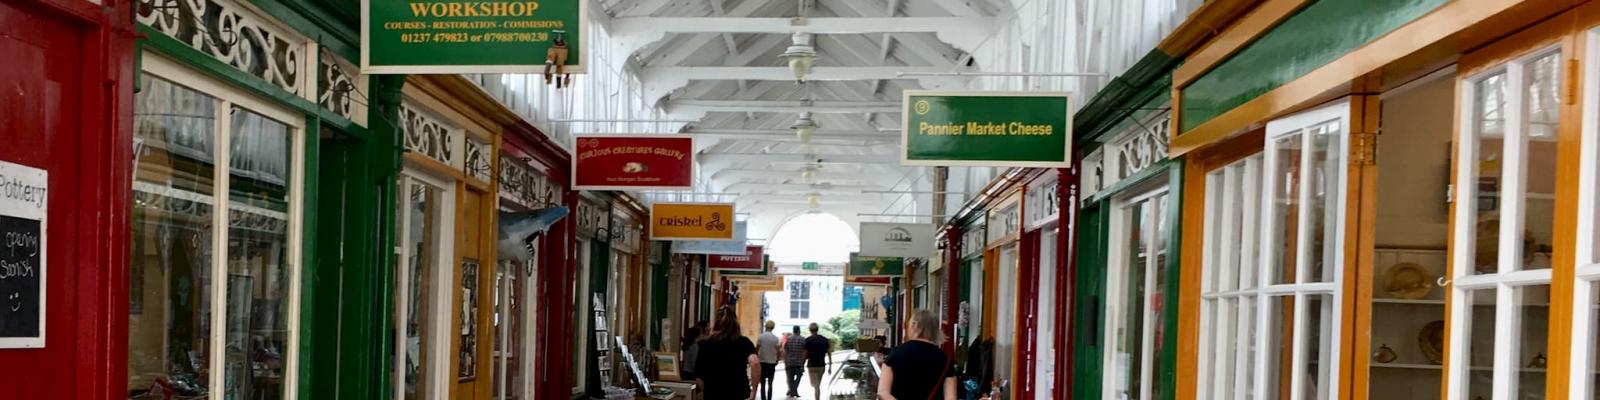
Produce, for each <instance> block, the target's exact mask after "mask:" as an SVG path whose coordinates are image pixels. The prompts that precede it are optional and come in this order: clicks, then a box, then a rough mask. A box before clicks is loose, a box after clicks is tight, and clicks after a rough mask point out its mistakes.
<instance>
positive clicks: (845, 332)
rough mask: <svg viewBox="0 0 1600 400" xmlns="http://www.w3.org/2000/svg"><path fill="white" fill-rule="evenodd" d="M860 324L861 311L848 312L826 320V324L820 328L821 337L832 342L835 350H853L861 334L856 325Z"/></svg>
mask: <svg viewBox="0 0 1600 400" xmlns="http://www.w3.org/2000/svg"><path fill="white" fill-rule="evenodd" d="M859 322H861V311H860V310H850V311H845V312H842V313H839V315H838V316H835V317H833V318H829V319H828V323H827V324H824V325H822V326H821V328H822V329H820V332H818V333H821V334H822V337H825V338H828V341H830V342H833V347H834V348H836V349H845V350H855V348H856V337H857V336H859V335H860V334H861V329H860V328H858V327H857V324H858V323H859Z"/></svg>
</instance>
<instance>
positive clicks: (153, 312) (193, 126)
mask: <svg viewBox="0 0 1600 400" xmlns="http://www.w3.org/2000/svg"><path fill="white" fill-rule="evenodd" d="M141 83H142V85H141V86H142V87H141V88H140V90H139V92H138V93H137V94H136V95H135V105H134V109H135V113H134V143H135V146H134V148H135V149H136V153H135V156H134V157H135V158H134V182H133V189H134V191H133V205H132V206H133V210H132V211H133V212H132V219H133V221H132V231H133V232H132V239H133V243H132V246H131V247H132V253H133V254H132V257H131V258H130V263H131V268H130V270H129V276H128V280H129V290H128V294H129V314H130V315H129V318H128V388H129V395H130V397H133V396H137V395H141V394H144V393H146V392H156V393H173V394H176V395H180V396H204V395H205V394H206V393H208V392H209V388H208V386H207V385H208V379H209V378H210V376H211V373H210V365H211V362H210V357H211V354H210V346H209V345H208V343H209V341H210V339H211V335H210V332H211V311H212V303H211V294H210V293H211V285H212V282H214V280H213V279H212V272H211V271H212V269H211V268H212V265H213V262H212V252H213V243H212V236H213V235H212V233H213V232H214V231H213V229H215V228H214V227H213V223H212V221H213V214H212V213H213V212H215V208H214V197H213V196H215V194H216V192H215V190H214V187H215V185H214V181H213V179H214V177H215V171H214V166H213V165H212V154H213V146H212V143H213V141H214V140H215V139H216V136H217V132H216V129H217V124H216V108H217V100H216V99H215V98H212V97H210V96H207V95H205V94H202V93H200V92H196V91H194V90H191V89H189V88H186V87H182V86H177V85H174V84H172V83H171V82H168V81H166V80H163V79H161V78H157V77H155V76H151V75H145V77H144V79H143V80H142V82H141Z"/></svg>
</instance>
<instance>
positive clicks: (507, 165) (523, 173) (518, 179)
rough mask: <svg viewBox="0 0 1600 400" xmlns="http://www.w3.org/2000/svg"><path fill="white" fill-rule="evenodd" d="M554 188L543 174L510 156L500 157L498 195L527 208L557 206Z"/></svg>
mask: <svg viewBox="0 0 1600 400" xmlns="http://www.w3.org/2000/svg"><path fill="white" fill-rule="evenodd" d="M554 188H555V186H554V185H552V184H551V182H550V179H549V178H546V177H545V176H544V174H542V173H539V171H537V170H534V169H533V168H532V167H529V166H527V165H526V164H525V163H523V162H522V161H520V160H517V159H514V158H511V157H510V156H506V155H501V156H500V195H501V196H503V197H505V198H507V199H510V200H511V201H513V202H515V203H517V204H521V205H522V206H523V207H528V208H543V207H551V206H555V205H557V204H556V202H557V201H558V199H557V198H556V195H555V189H554Z"/></svg>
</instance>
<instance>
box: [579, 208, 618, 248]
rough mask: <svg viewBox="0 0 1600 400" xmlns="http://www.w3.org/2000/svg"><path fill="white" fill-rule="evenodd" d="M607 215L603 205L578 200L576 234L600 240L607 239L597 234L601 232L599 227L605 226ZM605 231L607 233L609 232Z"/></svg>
mask: <svg viewBox="0 0 1600 400" xmlns="http://www.w3.org/2000/svg"><path fill="white" fill-rule="evenodd" d="M609 215H610V213H607V212H606V209H605V207H602V206H600V205H599V204H595V203H593V202H588V201H582V202H579V203H578V236H581V237H592V238H596V239H601V240H606V239H609V238H606V237H599V236H597V235H598V234H599V233H601V232H600V231H601V228H604V227H605V226H606V222H607V218H608V217H609ZM606 233H607V234H609V232H606Z"/></svg>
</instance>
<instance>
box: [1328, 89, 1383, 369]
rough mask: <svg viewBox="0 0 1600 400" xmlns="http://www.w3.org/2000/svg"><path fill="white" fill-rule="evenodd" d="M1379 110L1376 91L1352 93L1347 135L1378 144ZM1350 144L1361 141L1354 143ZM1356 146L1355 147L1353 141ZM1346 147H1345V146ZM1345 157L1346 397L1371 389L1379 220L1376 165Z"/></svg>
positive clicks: (1342, 360)
mask: <svg viewBox="0 0 1600 400" xmlns="http://www.w3.org/2000/svg"><path fill="white" fill-rule="evenodd" d="M1363 81H1364V82H1362V87H1357V88H1355V89H1356V90H1357V91H1366V90H1375V89H1376V88H1378V87H1380V85H1379V84H1380V83H1381V79H1379V76H1378V75H1377V74H1369V75H1368V76H1367V79H1364V80H1363ZM1382 110H1383V106H1382V101H1381V100H1380V99H1379V98H1378V96H1376V95H1366V96H1354V97H1352V98H1351V99H1350V121H1351V124H1350V125H1351V129H1350V133H1351V138H1352V139H1359V138H1361V137H1363V136H1364V135H1366V134H1371V135H1372V136H1371V138H1372V140H1373V143H1370V144H1368V145H1369V146H1376V145H1377V142H1376V141H1377V134H1378V132H1380V131H1379V124H1380V120H1379V117H1380V115H1381V112H1382ZM1352 145H1359V143H1354V141H1353V140H1352ZM1352 147H1354V146H1352ZM1348 150H1349V149H1347V151H1348ZM1349 160H1350V159H1349V158H1346V163H1347V166H1346V168H1347V169H1348V170H1349V180H1350V181H1349V182H1347V184H1348V185H1349V186H1348V188H1349V189H1347V191H1346V196H1348V197H1347V200H1346V205H1345V211H1344V213H1345V216H1344V218H1345V227H1346V228H1345V232H1344V238H1345V244H1344V252H1345V259H1346V260H1350V261H1349V263H1350V264H1349V265H1348V266H1347V268H1346V269H1345V270H1346V271H1347V272H1348V273H1349V276H1347V277H1345V281H1344V288H1343V290H1344V294H1345V297H1344V300H1343V302H1344V313H1343V315H1340V318H1342V319H1343V324H1342V325H1343V326H1345V327H1347V328H1345V329H1344V330H1343V331H1341V332H1339V333H1338V334H1339V337H1340V346H1341V348H1343V349H1344V351H1341V352H1340V353H1339V355H1338V356H1339V365H1344V366H1346V367H1345V368H1348V369H1342V370H1340V371H1337V373H1338V374H1339V377H1338V379H1339V385H1340V388H1341V389H1340V391H1341V392H1345V393H1348V396H1347V397H1346V398H1350V399H1366V398H1367V395H1368V392H1370V391H1371V389H1369V386H1370V385H1371V376H1370V375H1371V374H1370V372H1371V370H1370V368H1371V363H1372V358H1371V357H1367V356H1366V355H1367V354H1372V353H1371V348H1372V335H1371V333H1370V332H1372V293H1373V286H1374V285H1375V284H1376V282H1375V281H1373V278H1372V275H1373V272H1374V271H1375V270H1376V268H1375V267H1376V266H1375V265H1373V262H1374V261H1375V260H1374V259H1373V256H1374V254H1373V252H1374V251H1375V246H1376V245H1375V241H1376V239H1377V234H1378V233H1377V225H1378V189H1377V187H1378V172H1379V171H1378V168H1379V167H1378V166H1376V165H1372V164H1357V163H1350V162H1349Z"/></svg>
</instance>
